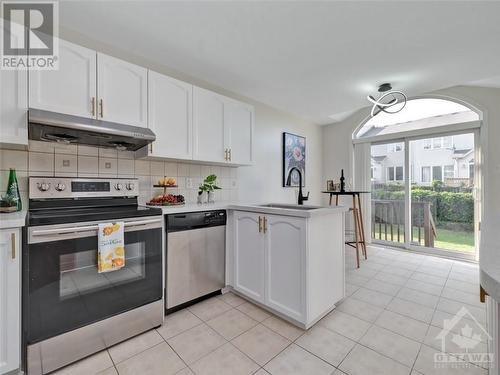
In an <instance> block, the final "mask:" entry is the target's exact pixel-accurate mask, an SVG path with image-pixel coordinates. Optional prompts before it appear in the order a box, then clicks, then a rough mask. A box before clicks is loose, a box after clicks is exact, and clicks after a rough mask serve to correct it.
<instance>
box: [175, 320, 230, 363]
mask: <svg viewBox="0 0 500 375" xmlns="http://www.w3.org/2000/svg"><path fill="white" fill-rule="evenodd" d="M167 342H168V343H169V344H170V346H172V348H173V349H174V350H175V352H176V353H177V354H179V355H180V357H181V358H182V359H183V360H184V361H185V362H186V363H187V364H191V363H193V362H196V361H197V360H198V359H200V358H202V357H204V356H205V355H207V354H208V353H210V352H212V351H214V350H215V349H217V348H218V347H220V346H222V345H224V344H225V343H226V340H224V338H223V337H222V336H220V335H219V334H218V333H217V332H215V331H214V330H213V329H212V328H210V327H209V326H207V325H206V324H200V325H199V326H196V327H194V328H191V329H190V330H188V331H186V332H184V333H181V334H180V335H177V336H175V337H172V338H171V339H169V340H167Z"/></svg>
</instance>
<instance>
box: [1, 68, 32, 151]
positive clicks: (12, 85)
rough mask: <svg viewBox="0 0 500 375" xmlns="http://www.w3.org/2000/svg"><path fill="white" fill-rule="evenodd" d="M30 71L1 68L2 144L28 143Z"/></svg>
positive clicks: (21, 144) (22, 144) (23, 144)
mask: <svg viewBox="0 0 500 375" xmlns="http://www.w3.org/2000/svg"><path fill="white" fill-rule="evenodd" d="M27 109H28V72H27V71H26V70H0V144H3V145H20V146H26V145H27V144H28V119H27Z"/></svg>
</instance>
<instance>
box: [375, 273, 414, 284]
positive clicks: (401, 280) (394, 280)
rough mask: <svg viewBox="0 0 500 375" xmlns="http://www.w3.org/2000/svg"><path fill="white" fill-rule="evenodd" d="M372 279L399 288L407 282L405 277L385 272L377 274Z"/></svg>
mask: <svg viewBox="0 0 500 375" xmlns="http://www.w3.org/2000/svg"><path fill="white" fill-rule="evenodd" d="M374 279H375V280H380V281H383V282H386V283H390V284H394V285H399V286H401V285H404V284H406V282H407V281H408V278H406V277H403V276H398V275H393V274H390V273H387V272H379V273H378V274H376V275H375V277H374Z"/></svg>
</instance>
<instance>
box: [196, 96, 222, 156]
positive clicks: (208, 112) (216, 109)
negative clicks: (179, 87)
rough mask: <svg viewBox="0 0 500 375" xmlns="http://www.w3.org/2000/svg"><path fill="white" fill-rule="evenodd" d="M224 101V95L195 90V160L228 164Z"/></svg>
mask: <svg viewBox="0 0 500 375" xmlns="http://www.w3.org/2000/svg"><path fill="white" fill-rule="evenodd" d="M224 101H225V98H224V97H223V96H222V95H219V94H216V93H215V92H212V91H208V90H205V89H202V88H199V87H195V88H194V90H193V132H194V138H193V146H194V149H193V158H194V159H195V160H201V161H212V162H226V161H227V160H228V157H227V154H228V153H227V148H226V147H225V141H224Z"/></svg>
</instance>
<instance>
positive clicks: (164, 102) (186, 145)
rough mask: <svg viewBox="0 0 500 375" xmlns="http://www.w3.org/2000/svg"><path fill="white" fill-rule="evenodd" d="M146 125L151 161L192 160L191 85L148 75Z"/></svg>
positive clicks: (161, 76)
mask: <svg viewBox="0 0 500 375" xmlns="http://www.w3.org/2000/svg"><path fill="white" fill-rule="evenodd" d="M148 93H149V95H148V123H149V128H150V129H151V130H152V131H153V132H154V133H155V134H156V141H155V142H154V143H153V144H152V145H151V147H150V149H149V155H150V156H155V157H165V158H175V159H192V158H193V147H192V146H193V121H192V120H193V119H192V113H193V107H192V103H193V85H190V84H189V83H186V82H182V81H179V80H176V79H173V78H170V77H168V76H165V75H162V74H159V73H156V72H152V71H149V77H148Z"/></svg>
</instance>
